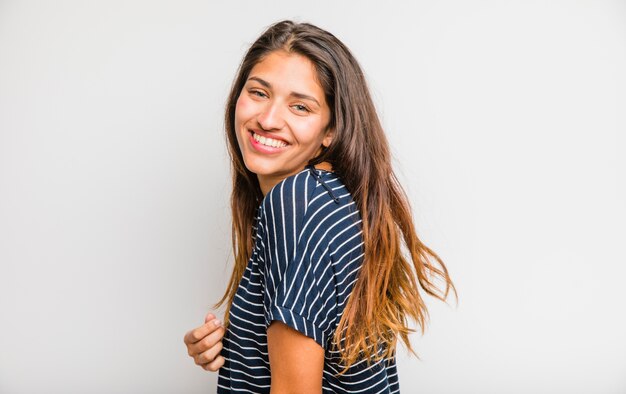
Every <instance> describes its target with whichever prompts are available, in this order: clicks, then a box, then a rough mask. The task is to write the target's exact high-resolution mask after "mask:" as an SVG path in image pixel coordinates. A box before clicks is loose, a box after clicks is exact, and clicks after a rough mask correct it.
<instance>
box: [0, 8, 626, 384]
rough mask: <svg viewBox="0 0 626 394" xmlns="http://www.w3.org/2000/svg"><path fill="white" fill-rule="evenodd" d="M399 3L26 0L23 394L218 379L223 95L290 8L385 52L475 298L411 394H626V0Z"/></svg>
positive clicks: (386, 113)
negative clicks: (190, 349)
mask: <svg viewBox="0 0 626 394" xmlns="http://www.w3.org/2000/svg"><path fill="white" fill-rule="evenodd" d="M389 3H392V2H389ZM393 3H394V4H393V5H383V4H381V3H379V2H376V3H373V2H372V3H367V2H362V1H358V2H357V1H351V2H340V1H315V2H293V1H273V2H261V1H254V2H253V1H246V2H241V1H240V2H219V3H218V2H215V3H213V2H208V1H196V2H192V1H184V2H181V1H176V2H174V1H171V2H155V1H147V0H146V1H90V2H85V1H78V0H67V1H50V2H46V1H7V0H0V319H1V321H0V393H3V394H4V393H10V394H14V393H15V394H17V393H209V392H213V391H214V390H215V384H216V376H215V375H214V374H211V373H208V372H205V371H203V370H201V369H200V368H198V367H196V366H195V365H194V364H193V362H192V360H191V359H190V358H188V356H187V354H186V350H185V347H184V345H183V341H182V338H183V335H184V333H185V332H186V331H187V330H189V329H191V328H193V327H196V326H198V325H199V324H201V323H202V322H203V321H202V320H203V316H204V315H205V313H206V312H207V311H208V310H209V308H210V305H212V304H213V303H214V302H215V301H216V300H217V299H218V297H219V295H221V293H222V291H223V290H224V286H225V281H226V280H227V277H228V271H229V265H228V264H229V261H230V260H229V259H230V246H229V242H230V241H229V234H230V230H229V218H228V210H229V208H228V193H229V187H230V186H229V165H228V161H227V155H226V150H225V147H224V145H225V144H224V138H223V136H222V131H221V130H222V110H223V104H224V101H225V98H226V94H227V92H228V87H229V85H230V82H231V80H232V78H233V76H234V73H235V69H236V67H237V65H238V62H239V61H240V59H241V57H242V56H243V54H244V51H245V50H246V48H247V46H248V45H249V44H250V43H251V42H252V41H253V40H254V39H255V38H256V37H257V36H258V34H259V33H260V32H261V31H262V30H263V29H264V27H265V26H267V25H269V24H270V23H272V22H274V21H277V20H279V19H283V18H296V19H297V20H300V21H310V22H313V23H316V24H318V25H319V26H321V27H323V28H326V29H328V30H330V31H331V32H333V33H334V34H336V35H337V36H338V37H339V38H340V39H342V40H343V41H344V42H345V43H346V44H347V45H348V46H349V47H350V48H351V49H352V50H353V52H354V53H355V54H356V56H357V58H358V59H359V60H360V62H361V64H362V66H363V68H364V69H365V72H366V74H367V77H368V80H369V81H370V84H371V89H372V92H373V95H374V97H375V100H376V104H377V106H378V108H379V110H380V114H381V116H382V119H383V122H384V125H385V127H386V130H387V131H388V136H389V140H390V143H391V145H392V149H393V152H394V155H395V159H396V168H397V171H398V173H399V175H400V177H401V179H402V180H403V181H404V184H405V186H406V189H407V191H408V194H409V196H410V198H411V202H412V204H413V208H414V210H415V219H416V222H417V225H418V228H419V233H420V235H421V237H422V239H423V240H424V241H425V242H426V243H427V244H428V245H430V246H431V247H432V248H433V249H434V250H436V251H437V252H438V253H440V255H441V256H442V257H443V258H444V260H445V261H446V262H447V264H448V267H449V269H450V271H451V273H452V276H453V278H454V280H455V281H456V285H457V287H458V290H459V295H460V302H459V304H458V306H455V305H454V304H452V305H445V304H441V303H435V302H430V301H429V305H430V306H431V323H430V325H429V327H428V331H427V333H426V335H425V336H420V335H415V336H414V337H413V343H414V344H415V347H416V349H417V351H418V352H419V354H420V357H421V359H420V360H418V359H416V358H414V357H409V356H408V355H407V354H406V351H405V350H404V349H401V350H400V351H399V370H400V377H401V385H402V388H403V392H404V393H417V392H419V393H499V394H500V393H551V394H552V393H596V394H601V393H626V316H625V310H626V307H625V305H624V304H625V301H626V286H625V285H624V277H625V275H626V268H625V266H626V252H625V248H624V246H625V242H624V240H625V238H626V237H625V236H626V229H625V226H626V225H625V223H626V207H625V205H626V204H625V201H626V176H625V168H626V162H625V161H626V160H625V158H624V152H625V147H626V146H625V145H626V144H625V137H624V134H625V132H626V117H625V112H626V95H625V92H626V78H625V71H624V70H626V2H624V1H597V0H589V1H460V0H459V1H414V2H408V1H407V2H403V3H398V2H393Z"/></svg>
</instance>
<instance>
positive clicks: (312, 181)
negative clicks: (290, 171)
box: [261, 167, 354, 218]
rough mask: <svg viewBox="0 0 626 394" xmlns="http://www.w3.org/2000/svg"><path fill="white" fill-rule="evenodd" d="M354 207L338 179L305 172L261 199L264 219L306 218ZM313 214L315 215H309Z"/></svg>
mask: <svg viewBox="0 0 626 394" xmlns="http://www.w3.org/2000/svg"><path fill="white" fill-rule="evenodd" d="M351 205H354V202H353V200H352V196H351V194H350V192H349V191H348V190H347V189H346V186H345V185H344V183H343V182H342V180H341V178H340V177H339V176H338V175H337V174H335V173H333V172H330V171H326V170H319V169H312V168H308V167H307V168H305V169H304V170H302V171H300V172H299V173H297V174H295V175H292V176H289V177H287V178H285V179H283V180H282V181H281V182H279V183H278V184H276V185H275V186H274V187H273V188H272V189H271V190H270V191H269V192H268V193H267V195H266V196H265V197H264V198H263V201H262V202H261V210H262V211H264V216H267V215H269V216H274V215H280V216H285V215H290V216H292V215H298V216H301V217H302V218H303V217H304V216H305V215H309V214H315V213H316V212H317V211H319V210H322V211H328V210H331V211H333V210H335V209H336V208H340V207H341V208H346V207H349V206H351ZM310 210H313V211H315V212H309V211H310Z"/></svg>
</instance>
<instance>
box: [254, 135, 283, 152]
mask: <svg viewBox="0 0 626 394" xmlns="http://www.w3.org/2000/svg"><path fill="white" fill-rule="evenodd" d="M252 137H253V138H254V140H255V141H256V142H259V143H261V144H262V145H265V146H271V147H273V148H283V147H285V146H287V143H286V142H284V141H280V140H275V139H273V138H267V137H263V136H262V135H258V134H257V133H252Z"/></svg>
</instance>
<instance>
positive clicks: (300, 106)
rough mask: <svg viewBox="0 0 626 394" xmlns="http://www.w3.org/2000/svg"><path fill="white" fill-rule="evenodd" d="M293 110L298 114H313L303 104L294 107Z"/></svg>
mask: <svg viewBox="0 0 626 394" xmlns="http://www.w3.org/2000/svg"><path fill="white" fill-rule="evenodd" d="M293 108H294V109H295V110H296V111H298V112H311V111H309V109H308V108H307V107H306V106H304V105H302V104H296V105H294V106H293Z"/></svg>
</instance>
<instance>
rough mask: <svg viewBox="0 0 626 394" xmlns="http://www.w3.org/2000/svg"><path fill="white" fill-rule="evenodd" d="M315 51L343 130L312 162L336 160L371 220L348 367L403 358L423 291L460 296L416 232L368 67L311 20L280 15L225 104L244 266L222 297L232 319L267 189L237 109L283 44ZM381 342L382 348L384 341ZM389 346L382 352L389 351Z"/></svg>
mask: <svg viewBox="0 0 626 394" xmlns="http://www.w3.org/2000/svg"><path fill="white" fill-rule="evenodd" d="M279 50H282V51H286V52H288V53H295V54H299V55H302V56H305V57H306V58H308V59H309V60H310V61H311V62H312V63H313V65H314V66H315V69H316V71H317V77H318V82H319V83H320V85H321V86H322V88H323V90H324V93H325V96H326V102H327V103H328V106H329V108H330V112H331V119H330V122H329V125H328V127H329V128H330V129H331V130H334V137H333V139H332V142H331V144H330V146H328V148H327V149H324V150H323V151H322V153H321V154H320V155H319V156H318V157H315V158H314V159H312V160H311V162H310V163H309V164H318V163H322V162H329V163H330V164H331V165H332V168H333V171H334V172H335V173H337V174H338V176H339V177H340V178H341V179H342V181H343V182H344V184H345V185H346V187H347V189H348V190H349V191H350V192H351V194H352V197H353V199H354V201H355V203H356V204H357V206H358V208H359V211H360V213H361V217H362V230H363V242H364V253H365V255H364V260H363V265H362V267H361V270H360V272H359V274H358V278H357V280H356V282H355V285H354V288H353V291H352V294H351V295H350V297H349V300H348V302H347V304H346V307H345V309H344V313H343V315H342V317H341V319H340V321H339V323H338V326H337V329H336V332H335V337H334V343H335V346H338V345H336V344H341V346H338V349H337V350H338V351H339V352H340V355H341V358H342V363H343V364H344V365H345V367H346V369H347V368H348V367H349V366H350V365H352V364H353V363H355V362H356V361H358V360H360V359H362V358H366V359H368V360H380V359H382V358H389V357H394V355H395V350H396V346H397V342H398V339H400V340H402V342H404V344H405V345H406V347H407V349H408V350H409V351H411V352H413V353H415V352H414V351H413V349H412V347H411V344H410V341H409V333H411V332H413V331H415V330H414V329H411V327H410V322H411V320H412V321H414V322H415V323H417V325H418V326H419V328H420V329H421V331H422V332H423V331H424V328H425V324H426V321H427V317H428V311H427V308H426V305H425V303H424V300H423V297H422V292H425V293H427V294H430V295H431V296H433V297H435V298H438V299H440V300H442V301H445V299H446V298H447V296H448V294H449V292H450V291H453V292H454V294H455V295H456V290H455V288H454V284H453V283H452V281H451V279H450V276H449V274H448V270H447V268H446V266H445V265H444V263H443V261H442V260H441V259H440V258H439V256H438V255H437V254H436V253H435V252H433V251H432V250H431V249H429V248H428V247H427V246H426V245H424V244H423V243H422V242H421V241H420V239H419V238H418V237H417V233H416V230H415V227H414V224H413V217H412V213H411V209H410V206H409V202H408V199H407V197H406V195H405V193H404V191H403V189H402V187H401V186H400V184H399V183H398V180H397V178H396V176H395V174H394V172H393V170H392V166H391V155H390V152H389V146H388V143H387V139H386V137H385V133H384V130H383V128H382V126H381V123H380V120H379V118H378V115H377V113H376V108H375V106H374V103H373V102H372V99H371V96H370V93H369V90H368V87H367V83H366V81H365V78H364V76H363V72H362V70H361V68H360V66H359V64H358V63H357V61H356V59H355V58H354V56H353V55H352V54H351V53H350V51H349V50H348V48H347V47H346V46H345V45H344V44H343V43H342V42H341V41H339V39H337V38H336V37H335V36H334V35H332V34H331V33H329V32H327V31H325V30H322V29H320V28H318V27H316V26H314V25H311V24H308V23H294V22H292V21H281V22H278V23H276V24H274V25H272V26H270V27H269V28H268V29H267V30H266V31H265V32H264V33H263V34H262V35H261V36H260V37H259V38H258V39H257V40H256V41H255V42H254V43H253V44H252V46H251V47H250V49H249V50H248V52H247V53H246V55H245V57H244V59H243V61H242V63H241V65H240V66H239V71H238V73H237V76H236V78H235V80H234V82H233V85H232V88H231V91H230V95H229V97H228V101H227V104H226V114H225V129H226V136H227V140H228V149H229V153H230V157H231V161H232V177H233V179H232V181H233V189H232V195H231V210H232V247H233V252H234V256H235V264H234V269H233V273H232V276H231V278H230V282H229V284H228V287H227V290H226V292H225V294H224V296H223V297H222V299H221V300H220V301H219V302H218V304H217V305H218V306H220V305H224V304H226V316H228V311H229V309H230V305H231V303H232V301H233V298H234V296H235V292H236V291H237V287H238V285H239V282H240V280H241V277H242V275H243V272H244V270H245V268H246V265H247V262H248V259H249V258H250V256H251V253H252V247H253V233H252V226H253V221H254V213H255V211H256V208H257V207H258V205H259V203H260V201H261V199H262V198H263V195H262V193H261V189H260V186H259V182H258V180H257V177H256V175H255V174H254V173H252V172H250V171H249V170H248V169H247V168H246V166H245V164H244V161H243V156H242V154H241V151H240V150H239V146H238V144H237V136H236V130H235V107H236V103H237V99H238V98H239V94H240V93H241V91H242V89H243V86H244V84H245V82H246V80H247V78H248V76H249V74H250V71H251V70H252V68H253V67H254V66H255V65H256V64H257V63H258V62H260V61H261V60H263V58H264V57H265V56H267V55H268V54H270V53H271V52H274V51H279ZM381 345H382V346H381ZM381 349H382V351H381Z"/></svg>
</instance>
